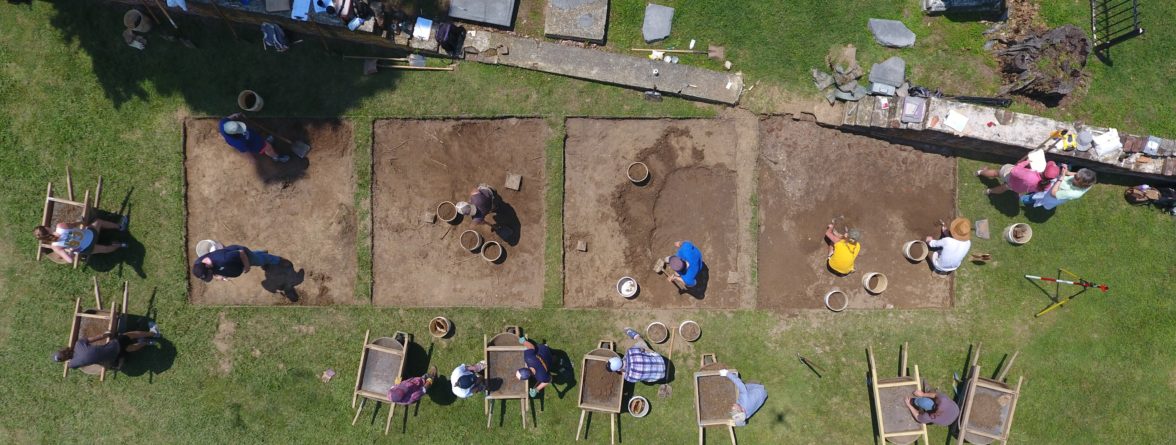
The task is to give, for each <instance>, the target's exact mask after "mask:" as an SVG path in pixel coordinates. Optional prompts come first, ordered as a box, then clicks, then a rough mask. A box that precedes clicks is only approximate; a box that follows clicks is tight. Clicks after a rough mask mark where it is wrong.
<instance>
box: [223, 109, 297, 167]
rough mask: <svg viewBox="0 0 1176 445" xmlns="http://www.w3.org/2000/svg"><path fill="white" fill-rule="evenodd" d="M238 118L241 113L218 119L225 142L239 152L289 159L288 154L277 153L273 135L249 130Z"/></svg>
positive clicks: (282, 159)
mask: <svg viewBox="0 0 1176 445" xmlns="http://www.w3.org/2000/svg"><path fill="white" fill-rule="evenodd" d="M240 118H241V113H234V114H230V115H229V116H228V117H225V118H224V119H221V120H220V123H219V124H218V125H217V128H218V129H220V134H221V137H223V138H225V143H227V144H229V146H230V147H233V148H235V149H237V151H239V152H241V153H248V154H255V153H261V154H263V155H266V156H269V158H270V159H273V160H274V162H286V161H289V160H290V157H289V156H286V155H279V154H278V151H277V150H275V149H274V145H273V144H272V143H271V141H272V138H273V136H271V137H269V138H264V137H262V136H261V134H260V133H258V132H255V131H250V130H249V127H248V126H246V125H245V122H242V121H239V120H237V119H240Z"/></svg>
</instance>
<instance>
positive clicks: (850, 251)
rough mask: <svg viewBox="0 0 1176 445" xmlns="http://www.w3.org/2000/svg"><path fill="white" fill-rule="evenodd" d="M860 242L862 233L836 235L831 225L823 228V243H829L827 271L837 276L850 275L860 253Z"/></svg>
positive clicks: (850, 231) (853, 230)
mask: <svg viewBox="0 0 1176 445" xmlns="http://www.w3.org/2000/svg"><path fill="white" fill-rule="evenodd" d="M861 240H862V232H861V231H860V230H858V229H848V230H846V231H845V233H837V229H834V228H833V225H832V224H829V225H828V226H825V242H827V243H829V260H828V265H829V270H832V271H833V272H834V273H836V274H838V275H849V274H850V273H852V272H853V263H854V261H855V260H857V256H858V254H859V253H861V251H862V243H861Z"/></svg>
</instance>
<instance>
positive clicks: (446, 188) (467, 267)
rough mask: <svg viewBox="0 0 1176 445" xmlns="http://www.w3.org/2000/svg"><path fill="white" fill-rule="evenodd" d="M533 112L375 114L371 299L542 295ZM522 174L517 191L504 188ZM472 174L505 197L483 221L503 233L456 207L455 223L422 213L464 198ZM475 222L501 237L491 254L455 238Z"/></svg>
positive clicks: (539, 173)
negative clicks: (498, 255) (438, 116)
mask: <svg viewBox="0 0 1176 445" xmlns="http://www.w3.org/2000/svg"><path fill="white" fill-rule="evenodd" d="M549 134H550V129H549V128H548V126H547V123H546V122H545V121H543V120H542V119H494V120H402V119H389V120H380V121H377V122H376V123H375V128H374V135H373V145H372V158H373V162H374V163H375V165H374V178H373V184H372V224H373V227H372V234H373V238H374V239H373V249H372V279H373V281H374V283H373V286H374V292H373V297H372V301H373V303H374V304H376V305H380V306H400V307H440V306H446V307H447V306H481V307H491V306H515V307H537V306H540V305H541V304H542V299H543V295H542V294H543V254H544V251H543V243H544V232H545V230H546V226H545V224H546V223H545V217H544V207H545V205H544V193H545V184H547V179H546V173H545V170H544V162H545V161H544V159H545V157H544V147H545V145H546V143H547V140H548V138H549ZM508 173H514V174H521V175H522V176H523V186H522V188H521V189H520V190H517V191H516V190H510V189H508V188H506V187H505V183H504V182H503V181H504V178H506V177H507V175H508ZM479 183H486V184H488V185H490V186H491V187H492V188H494V189H495V190H496V191H497V192H498V194H499V196H500V197H501V198H502V201H503V202H505V203H506V204H507V205H506V206H501V205H500V208H499V211H498V214H497V215H492V216H491V217H490V218H488V219H487V222H496V223H500V224H504V225H505V226H507V227H509V228H510V229H511V231H513V233H511V234H506V238H504V237H503V236H500V234H499V233H495V232H493V231H492V230H491V227H490V225H489V224H482V225H475V224H474V223H473V222H472V220H471V219H470V218H468V217H465V216H462V215H458V217H457V220H456V221H455V223H456V224H449V223H446V222H444V221H437V222H436V223H434V224H429V223H427V222H423V221H421V216H420V215H422V214H425V213H428V212H432V211H434V209H436V207H437V204H439V203H440V202H442V201H452V202H458V201H466V200H468V199H469V192H470V190H471V189H473V188H474V187H475V186H477V185H478V184H479ZM465 230H475V231H477V232H478V233H479V234H481V235H482V239H483V240H485V241H497V242H499V243H502V247H503V249H504V250H505V253H504V254H503V257H502V259H500V260H499V261H498V262H490V261H486V260H484V259H482V258H481V256H480V255H479V254H478V253H470V251H469V250H468V249H463V248H462V246H461V244H460V242H459V241H458V237H459V236H460V235H461V233H462V232H464V231H465Z"/></svg>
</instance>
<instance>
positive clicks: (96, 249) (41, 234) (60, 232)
mask: <svg viewBox="0 0 1176 445" xmlns="http://www.w3.org/2000/svg"><path fill="white" fill-rule="evenodd" d="M100 229H118V230H119V231H121V232H125V231H127V217H126V216H124V217H122V221H121V222H120V223H118V224H115V223H113V222H110V221H106V220H102V219H97V218H95V219H94V221H93V222H91V223H90V224H83V223H80V222H76V223H59V224H57V226H56V227H55V228H53V229H50V228H49V227H47V226H37V227H35V228H33V236H35V237H37V240H38V241H40V242H42V243H44V244H48V245H49V248H50V249H53V254H54V255H57V257H58V258H60V259H61V260H62V261H64V262H67V263H69V262H72V261H73V256H74V255H75V254H90V253H95V254H97V253H110V252H114V251H116V250H118V249H122V248H124V247H127V243H111V244H98V243H97V241H98V240H97V239H96V238H97V237H98V231H99V230H100Z"/></svg>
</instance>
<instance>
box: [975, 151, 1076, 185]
mask: <svg viewBox="0 0 1176 445" xmlns="http://www.w3.org/2000/svg"><path fill="white" fill-rule="evenodd" d="M1059 172H1060V169H1058V165H1057V164H1055V163H1054V162H1053V161H1049V162H1048V163H1047V164H1045V171H1043V172H1041V173H1038V172H1037V171H1036V170H1033V169H1032V168H1030V167H1029V155H1025V157H1023V158H1021V160H1020V161H1017V163H1016V164H1005V165H1002V166H1001V167H1000V169H999V170H997V169H995V168H992V167H985V168H982V169H980V170H976V176H979V177H981V178H989V179H998V180H1000V185H997V186H996V187H992V188H989V189H985V190H984V194H985V195H999V194H1001V193H1004V192H1007V191H1009V190H1012V191H1014V192H1016V193H1017V194H1018V195H1025V194H1027V193H1037V192H1040V191H1042V190H1045V188H1046V187H1048V186H1049V184H1050V181H1053V180H1054V179H1055V178H1057V177H1058V174H1059Z"/></svg>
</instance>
